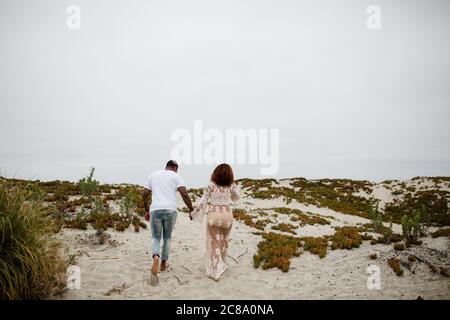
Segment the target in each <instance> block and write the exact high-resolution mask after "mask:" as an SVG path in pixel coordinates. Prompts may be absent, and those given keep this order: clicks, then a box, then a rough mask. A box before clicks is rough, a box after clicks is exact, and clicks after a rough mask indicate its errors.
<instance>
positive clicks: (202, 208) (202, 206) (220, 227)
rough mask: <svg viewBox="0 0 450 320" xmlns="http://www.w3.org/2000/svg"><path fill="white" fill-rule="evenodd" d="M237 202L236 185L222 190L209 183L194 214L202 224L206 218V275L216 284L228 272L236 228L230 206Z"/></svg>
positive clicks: (237, 191) (220, 187)
mask: <svg viewBox="0 0 450 320" xmlns="http://www.w3.org/2000/svg"><path fill="white" fill-rule="evenodd" d="M237 200H239V187H238V186H237V185H235V184H232V185H231V186H230V187H222V186H218V185H216V184H215V183H213V182H210V183H209V185H208V186H207V187H206V188H205V189H204V191H203V195H202V197H201V198H200V199H199V201H198V202H197V204H196V206H195V210H194V211H193V212H192V217H193V219H194V220H196V221H202V219H203V216H206V261H205V267H206V275H207V276H208V277H211V278H213V279H214V280H216V281H218V280H219V279H220V276H221V275H222V274H223V273H224V272H225V271H226V270H227V264H226V258H227V250H228V243H229V240H230V232H231V227H232V225H233V212H232V210H231V208H230V205H231V203H232V202H235V201H237Z"/></svg>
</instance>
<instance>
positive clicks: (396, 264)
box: [387, 258, 403, 277]
mask: <svg viewBox="0 0 450 320" xmlns="http://www.w3.org/2000/svg"><path fill="white" fill-rule="evenodd" d="M387 264H388V265H389V267H391V269H392V270H393V271H394V272H395V274H396V275H397V276H399V277H400V276H402V275H403V269H402V267H401V265H400V260H399V259H397V258H391V259H389V260H388V261H387Z"/></svg>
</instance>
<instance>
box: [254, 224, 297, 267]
mask: <svg viewBox="0 0 450 320" xmlns="http://www.w3.org/2000/svg"><path fill="white" fill-rule="evenodd" d="M259 235H261V236H262V237H263V239H264V240H263V241H261V242H259V243H258V252H257V254H255V255H254V256H253V266H254V267H255V268H258V267H259V266H261V268H262V269H264V270H267V269H270V268H275V267H276V268H279V269H281V270H282V271H283V272H288V271H289V268H290V265H291V258H292V257H294V256H295V257H298V256H299V255H300V247H301V246H302V243H301V241H300V239H299V238H296V237H293V236H288V235H284V234H277V233H273V232H270V233H264V232H262V233H259Z"/></svg>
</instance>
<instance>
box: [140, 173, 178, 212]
mask: <svg viewBox="0 0 450 320" xmlns="http://www.w3.org/2000/svg"><path fill="white" fill-rule="evenodd" d="M182 186H185V184H184V180H183V178H182V177H181V176H180V175H179V174H178V173H176V172H174V171H172V170H159V171H156V172H154V173H152V174H151V175H150V176H149V178H148V180H147V183H146V184H145V187H146V188H147V189H149V190H151V191H152V204H151V206H150V211H153V210H159V209H171V210H176V209H177V201H176V199H177V198H176V192H177V189H178V188H179V187H182Z"/></svg>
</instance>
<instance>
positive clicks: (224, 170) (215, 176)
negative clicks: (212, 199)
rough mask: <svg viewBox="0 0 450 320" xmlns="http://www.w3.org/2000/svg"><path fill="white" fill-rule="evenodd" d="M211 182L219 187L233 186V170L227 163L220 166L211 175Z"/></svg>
mask: <svg viewBox="0 0 450 320" xmlns="http://www.w3.org/2000/svg"><path fill="white" fill-rule="evenodd" d="M211 181H212V182H214V183H215V184H216V185H218V186H222V187H229V186H231V185H232V184H233V182H234V175H233V169H231V167H230V165H228V164H226V163H222V164H220V165H218V166H217V167H216V168H215V169H214V171H213V173H212V175H211Z"/></svg>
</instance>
